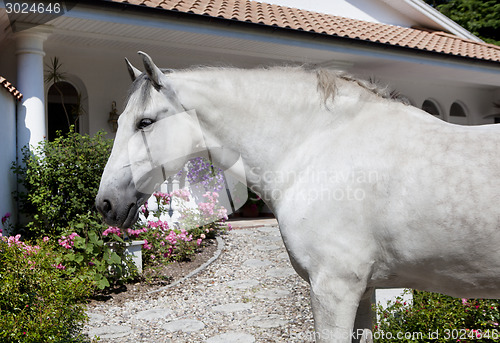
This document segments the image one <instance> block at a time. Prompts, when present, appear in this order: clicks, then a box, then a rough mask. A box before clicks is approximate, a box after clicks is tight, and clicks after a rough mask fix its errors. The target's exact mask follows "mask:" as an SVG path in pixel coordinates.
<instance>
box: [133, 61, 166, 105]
mask: <svg viewBox="0 0 500 343" xmlns="http://www.w3.org/2000/svg"><path fill="white" fill-rule="evenodd" d="M161 71H162V72H163V73H165V74H166V73H170V72H171V70H170V69H161ZM155 88H156V86H155V84H154V83H153V82H152V81H151V79H150V78H149V77H148V75H147V74H146V73H142V74H141V75H140V76H139V77H137V78H136V79H135V80H134V82H132V85H131V86H130V88H129V91H128V94H127V98H126V101H125V102H126V103H127V104H128V103H129V101H131V100H132V98H133V95H134V94H137V98H135V99H134V101H136V102H137V103H138V104H140V105H142V106H146V104H147V103H148V102H149V101H150V100H151V93H152V92H153V90H154V89H155Z"/></svg>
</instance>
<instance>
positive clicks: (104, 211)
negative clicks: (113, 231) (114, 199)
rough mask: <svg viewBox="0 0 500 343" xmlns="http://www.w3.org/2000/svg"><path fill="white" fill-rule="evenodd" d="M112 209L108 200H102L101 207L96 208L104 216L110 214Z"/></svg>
mask: <svg viewBox="0 0 500 343" xmlns="http://www.w3.org/2000/svg"><path fill="white" fill-rule="evenodd" d="M112 209H113V206H111V202H110V201H109V200H103V201H102V204H101V206H99V208H98V210H99V212H101V213H102V214H103V215H104V216H106V215H107V214H108V213H109V212H111V210H112Z"/></svg>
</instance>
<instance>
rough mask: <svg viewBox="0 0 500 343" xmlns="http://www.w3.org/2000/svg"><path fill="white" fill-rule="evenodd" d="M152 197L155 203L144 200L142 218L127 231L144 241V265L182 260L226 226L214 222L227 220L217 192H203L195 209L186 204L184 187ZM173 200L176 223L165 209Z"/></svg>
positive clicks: (188, 199) (188, 197)
mask: <svg viewBox="0 0 500 343" xmlns="http://www.w3.org/2000/svg"><path fill="white" fill-rule="evenodd" d="M153 197H154V199H155V201H156V204H154V205H156V206H150V205H148V203H146V204H145V205H144V206H143V207H142V208H141V213H143V215H144V216H143V218H142V220H140V221H139V222H138V223H136V225H135V226H134V227H133V228H132V229H127V231H126V232H127V234H128V236H129V237H131V238H134V239H141V240H144V241H145V244H144V246H143V249H144V250H143V261H144V262H145V263H146V264H150V265H159V264H161V263H168V262H170V261H181V260H185V259H187V258H189V256H191V255H192V254H194V253H195V252H196V250H197V249H198V247H199V246H201V245H202V243H203V240H204V239H208V238H213V237H214V236H215V234H216V233H217V232H219V231H221V230H224V229H225V228H227V226H224V225H220V224H217V223H215V221H217V220H219V219H222V220H225V219H227V211H226V210H225V209H224V208H223V207H222V206H220V205H219V204H218V193H216V192H207V193H205V194H204V195H203V197H204V199H205V202H202V203H200V204H198V206H197V208H192V207H189V206H188V205H187V204H188V203H189V202H190V200H191V195H190V193H189V191H188V190H187V189H180V190H177V191H174V192H172V193H171V194H168V193H161V192H156V193H154V194H153ZM173 201H175V202H176V204H177V205H178V207H179V212H180V220H179V221H180V222H179V223H178V224H175V225H174V224H169V223H168V219H169V218H170V217H169V216H168V209H169V207H170V205H171V202H173ZM152 208H155V209H154V210H152ZM108 230H112V228H110V229H108Z"/></svg>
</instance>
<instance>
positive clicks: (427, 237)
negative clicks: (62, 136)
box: [96, 53, 500, 343]
mask: <svg viewBox="0 0 500 343" xmlns="http://www.w3.org/2000/svg"><path fill="white" fill-rule="evenodd" d="M140 54H141V55H142V58H143V61H144V66H145V70H146V72H145V73H141V72H140V71H138V70H137V69H136V68H134V67H132V66H131V65H130V64H128V66H129V71H130V73H131V75H132V78H133V79H134V80H135V81H134V83H133V86H132V89H131V94H130V97H129V100H128V103H127V106H126V108H125V110H124V112H123V114H122V115H121V116H120V119H119V128H118V132H117V135H116V140H115V144H114V147H113V151H112V154H111V157H110V159H109V161H108V164H107V166H106V169H105V170H104V174H103V176H102V181H101V186H100V189H99V194H98V196H97V200H96V204H97V208H98V209H99V210H100V212H101V213H102V214H103V216H104V218H105V220H106V222H107V223H108V224H110V225H114V226H120V227H128V226H130V225H132V224H133V223H134V221H135V220H136V218H137V211H138V208H139V206H140V205H141V204H142V203H143V202H144V201H145V199H147V198H148V197H149V192H151V190H152V185H153V184H155V183H158V182H161V181H163V179H164V178H165V177H168V176H169V175H172V174H173V173H176V172H177V171H178V170H180V169H181V168H182V167H183V165H184V163H185V162H186V161H187V160H188V159H189V158H191V157H193V156H197V155H199V154H200V151H201V150H203V149H202V148H200V147H201V146H202V143H201V142H202V141H208V142H210V143H209V144H208V148H209V149H210V146H218V147H222V148H228V149H227V151H230V152H233V153H236V154H237V155H238V156H241V159H242V160H243V163H244V166H245V173H246V178H247V181H248V185H249V186H250V187H251V189H252V190H254V191H255V192H257V193H258V194H260V195H261V197H262V198H263V199H264V200H265V202H266V203H267V205H268V206H269V207H270V208H271V210H272V211H273V213H274V214H275V215H276V217H277V218H278V220H279V227H280V230H281V234H282V237H283V240H284V243H285V246H286V248H287V251H288V254H289V256H290V260H291V262H292V264H293V267H294V268H295V270H296V271H297V273H298V274H299V275H300V276H301V277H302V278H304V279H305V280H306V281H307V282H309V284H310V286H311V304H312V310H313V314H314V321H315V330H316V341H317V342H342V343H344V342H351V338H352V337H355V338H356V339H359V338H360V336H359V333H360V332H362V329H366V328H371V326H372V322H371V321H372V311H371V307H370V300H371V295H372V293H373V290H374V289H375V288H377V287H408V288H417V289H422V290H428V291H433V292H440V293H444V294H449V295H451V296H455V297H464V298H469V297H482V298H499V297H500V287H499V286H500V249H499V243H500V158H499V155H498V153H499V150H500V126H497V125H485V126H474V127H471V126H467V127H464V126H458V125H452V124H449V123H446V122H443V121H441V120H439V119H436V118H434V117H433V116H432V115H429V114H427V113H425V112H423V111H421V110H420V109H417V108H415V107H412V106H409V105H406V104H404V103H401V102H398V101H395V100H393V99H391V98H390V97H388V96H386V94H385V93H384V92H383V91H380V90H378V89H376V88H374V87H371V86H370V85H369V84H368V83H366V82H362V81H359V80H357V79H354V78H352V77H347V76H342V75H338V74H335V73H333V72H329V71H324V70H306V69H303V68H269V69H255V70H241V69H231V68H199V69H193V70H185V71H171V70H160V69H159V68H158V67H157V66H156V65H155V64H154V63H153V61H152V60H151V58H150V57H149V56H148V55H146V54H145V53H140ZM127 62H128V61H127ZM186 110H194V111H189V112H186ZM178 113H180V114H178ZM155 127H158V128H160V129H159V130H156V132H158V131H159V132H161V134H158V133H156V135H155V136H154V134H153V132H155ZM149 134H151V135H152V136H151V137H153V136H154V137H156V138H154V139H149V138H148V137H149V136H148V135H149ZM134 137H135V138H134ZM138 137H143V139H144V142H146V141H148V142H149V143H148V144H146V145H147V147H146V148H137V147H136V145H137V142H139V141H140V139H139V138H138ZM148 139H149V140H148ZM131 142H135V143H133V144H132V143H131ZM153 142H155V143H153ZM143 146H144V144H143ZM222 150H224V149H222ZM164 154H170V155H169V157H167V158H165V159H163V160H161V156H163V155H164ZM223 155H224V154H214V155H213V156H212V158H214V159H215V162H216V163H218V164H220V165H221V166H222V167H229V165H231V164H233V163H234V159H233V158H229V159H228V158H223ZM163 162H169V163H163ZM353 328H354V329H353ZM358 329H361V331H358ZM353 332H354V334H353ZM364 332H365V333H364V334H363V338H362V340H365V339H366V336H369V335H368V334H367V333H368V331H366V330H365V331H364ZM368 339H369V338H368Z"/></svg>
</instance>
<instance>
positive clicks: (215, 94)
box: [172, 69, 331, 182]
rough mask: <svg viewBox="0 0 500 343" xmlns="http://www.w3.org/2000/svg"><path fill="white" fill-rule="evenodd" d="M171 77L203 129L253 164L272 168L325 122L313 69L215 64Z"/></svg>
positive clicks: (180, 97) (257, 166) (181, 99)
mask: <svg viewBox="0 0 500 343" xmlns="http://www.w3.org/2000/svg"><path fill="white" fill-rule="evenodd" d="M172 81H173V83H174V88H175V89H176V92H177V95H178V97H179V100H180V102H181V103H182V104H183V105H184V107H185V108H186V109H195V110H196V112H197V115H198V119H199V120H200V122H201V125H202V127H203V129H204V133H205V134H206V135H207V136H209V138H210V139H211V140H214V141H216V142H217V143H218V144H220V145H221V146H224V147H226V148H230V149H234V150H236V151H237V152H238V153H240V154H241V156H242V158H243V160H244V162H245V164H246V165H247V166H248V168H260V169H261V170H273V168H276V164H278V163H279V162H280V161H279V158H278V159H277V158H276V157H277V156H281V157H284V156H287V155H289V154H290V153H292V152H293V147H294V146H295V145H297V143H298V142H300V140H301V139H305V137H303V136H305V135H307V132H310V130H314V126H315V125H317V126H322V125H324V124H325V123H324V121H325V120H324V119H321V118H322V116H321V113H320V112H325V111H326V109H325V108H324V107H322V100H321V97H320V95H319V93H318V91H317V84H316V78H315V75H314V74H313V73H307V72H300V71H296V72H288V73H287V72H286V70H276V71H274V70H269V71H266V70H237V69H236V70H233V69H229V70H226V69H222V70H217V69H215V70H199V71H191V72H181V73H179V74H178V75H175V74H174V75H172ZM329 117H330V119H329V120H331V115H330V116H329ZM306 124H307V127H308V130H304V126H305V125H306ZM274 170H275V169H274ZM250 182H251V181H250Z"/></svg>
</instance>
